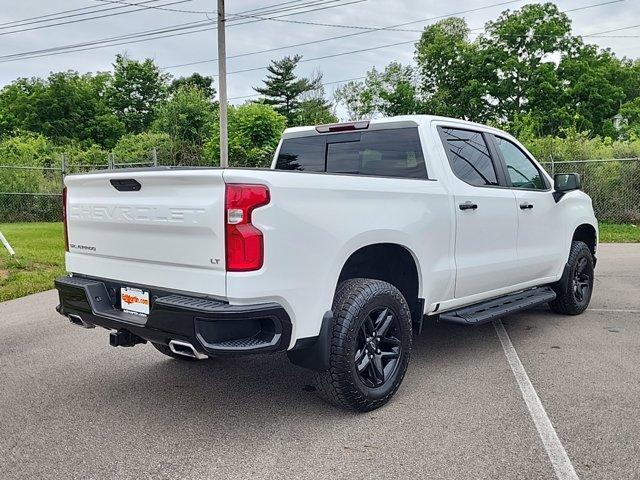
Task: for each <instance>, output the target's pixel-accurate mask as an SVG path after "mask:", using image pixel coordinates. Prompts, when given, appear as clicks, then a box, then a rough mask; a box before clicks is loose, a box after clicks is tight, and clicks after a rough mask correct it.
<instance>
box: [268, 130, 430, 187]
mask: <svg viewBox="0 0 640 480" xmlns="http://www.w3.org/2000/svg"><path fill="white" fill-rule="evenodd" d="M320 144H321V145H322V149H323V151H322V154H319V148H318V147H319V145H320ZM302 149H308V150H307V151H302ZM276 169H278V170H301V171H312V172H322V171H324V172H328V173H347V174H355V175H373V176H384V177H401V178H427V169H426V167H425V162H424V157H423V155H422V147H421V146H420V137H419V135H418V129H417V128H413V127H411V128H396V129H389V130H372V131H367V132H353V133H348V134H334V135H314V136H310V137H302V138H291V139H285V140H283V142H282V146H281V147H280V154H279V155H278V160H277V162H276Z"/></svg>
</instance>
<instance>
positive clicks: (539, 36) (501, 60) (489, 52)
mask: <svg viewBox="0 0 640 480" xmlns="http://www.w3.org/2000/svg"><path fill="white" fill-rule="evenodd" d="M485 32H486V33H485V36H483V37H481V38H480V40H479V42H478V43H479V46H480V48H481V49H482V50H483V51H484V52H485V58H491V59H493V62H494V65H495V71H496V73H497V75H496V78H495V81H492V82H490V83H489V84H488V87H489V89H488V93H489V95H490V96H491V97H492V98H493V99H494V100H495V102H496V106H495V114H494V117H495V118H497V119H499V120H500V121H506V122H511V121H512V120H513V119H514V117H515V116H516V115H517V114H520V113H526V112H529V111H532V110H533V111H538V112H544V111H546V112H548V109H549V108H550V107H551V108H553V106H554V105H557V103H558V102H559V101H560V93H561V86H560V82H559V81H558V79H557V78H556V77H555V70H556V69H555V59H556V58H557V57H562V56H563V55H565V54H566V53H567V52H568V51H569V49H570V47H571V44H572V37H571V20H570V19H569V17H568V16H567V15H566V14H565V13H563V12H560V11H559V10H558V7H557V6H556V5H554V4H553V3H544V4H535V3H533V4H528V5H525V6H523V7H522V8H521V9H519V10H515V11H511V10H506V11H504V12H502V14H501V15H500V16H499V17H498V18H497V19H496V20H495V21H493V22H488V23H487V24H486V25H485ZM552 104H554V105H552Z"/></svg>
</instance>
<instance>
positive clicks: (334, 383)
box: [314, 278, 411, 412]
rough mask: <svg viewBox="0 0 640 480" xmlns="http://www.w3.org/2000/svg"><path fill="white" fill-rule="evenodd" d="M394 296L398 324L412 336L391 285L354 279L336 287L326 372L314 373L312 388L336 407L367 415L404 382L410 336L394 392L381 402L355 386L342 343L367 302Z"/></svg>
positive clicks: (403, 306) (404, 308) (399, 297)
mask: <svg viewBox="0 0 640 480" xmlns="http://www.w3.org/2000/svg"><path fill="white" fill-rule="evenodd" d="M382 293H385V294H388V295H392V296H394V297H395V298H396V299H397V301H398V302H399V304H400V305H401V309H402V311H401V312H398V320H399V321H401V322H405V323H406V328H407V330H406V331H408V332H411V312H410V310H409V307H408V305H407V302H406V300H405V298H404V296H403V295H402V294H401V293H400V291H399V290H398V289H397V288H396V287H394V286H393V285H391V284H390V283H387V282H383V281H381V280H372V279H367V278H354V279H349V280H345V281H344V282H341V283H340V285H338V288H337V289H336V294H335V297H334V300H333V306H332V311H333V319H334V320H333V327H332V331H331V354H330V358H329V370H327V371H324V372H315V373H314V381H315V387H316V389H317V390H318V393H319V394H320V396H322V397H323V398H324V399H325V400H327V401H329V402H330V403H333V404H335V405H338V406H341V407H345V408H348V409H352V410H357V411H360V412H368V411H371V410H374V409H376V408H379V407H381V406H382V405H384V404H385V403H387V402H388V401H389V400H390V399H391V397H392V396H393V395H394V394H395V393H396V391H397V390H398V388H399V387H400V384H401V383H402V379H403V378H404V375H405V372H406V370H407V365H408V363H409V358H410V356H411V333H409V335H407V336H406V337H407V338H408V341H405V342H404V343H403V345H402V348H403V349H404V351H405V357H404V361H403V363H402V364H401V365H400V366H399V368H400V371H399V372H398V376H397V378H396V381H395V384H394V386H393V388H392V389H391V390H390V391H389V392H388V394H387V395H385V396H384V397H382V398H379V399H370V398H367V397H366V396H365V395H363V394H362V392H361V391H360V390H359V389H358V388H357V386H356V385H355V383H354V381H353V379H352V377H351V371H350V368H351V365H350V362H351V361H352V359H351V358H350V356H349V355H347V351H348V349H347V348H346V347H345V345H344V342H345V341H346V339H347V333H348V332H349V330H353V329H354V325H353V323H354V321H355V319H356V318H357V317H358V313H359V312H360V310H362V309H364V308H366V305H367V302H368V300H370V299H372V298H374V297H376V296H377V295H379V294H382Z"/></svg>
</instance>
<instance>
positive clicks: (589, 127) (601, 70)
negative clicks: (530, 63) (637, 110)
mask: <svg viewBox="0 0 640 480" xmlns="http://www.w3.org/2000/svg"><path fill="white" fill-rule="evenodd" d="M558 75H559V78H560V80H561V81H562V82H563V83H564V84H565V85H566V87H565V89H564V92H563V97H562V100H563V101H562V105H564V108H565V109H567V110H568V111H569V113H570V116H571V124H572V125H573V126H575V128H576V129H577V130H578V131H589V132H591V133H592V134H594V135H603V136H612V137H615V136H617V132H616V131H615V130H614V129H613V122H612V118H613V116H614V115H616V114H617V113H618V112H619V111H620V105H621V104H622V102H623V101H624V100H625V94H624V88H623V86H622V85H620V78H621V76H622V65H621V63H620V61H619V60H618V59H617V58H615V56H613V55H612V54H611V52H609V51H607V50H599V49H598V47H596V46H595V45H583V44H579V45H578V46H577V47H576V48H575V49H574V50H573V51H572V52H571V53H570V54H568V55H566V56H565V57H564V58H563V59H562V60H561V61H560V64H559V66H558Z"/></svg>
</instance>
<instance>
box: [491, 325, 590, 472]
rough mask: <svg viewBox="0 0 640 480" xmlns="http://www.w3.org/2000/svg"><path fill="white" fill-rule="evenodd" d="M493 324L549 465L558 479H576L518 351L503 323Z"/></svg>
mask: <svg viewBox="0 0 640 480" xmlns="http://www.w3.org/2000/svg"><path fill="white" fill-rule="evenodd" d="M493 326H494V327H495V329H496V333H497V334H498V338H499V339H500V343H501V344H502V349H503V350H504V354H505V356H506V357H507V362H509V366H510V367H511V371H512V372H513V375H514V376H515V377H516V381H517V382H518V386H519V387H520V391H521V392H522V398H524V402H525V403H526V404H527V408H528V409H529V413H530V414H531V418H532V419H533V423H534V424H535V426H536V429H537V430H538V434H539V435H540V439H541V440H542V444H543V445H544V449H545V450H546V451H547V455H548V456H549V460H551V465H552V466H553V470H554V471H555V472H556V477H558V479H559V480H578V475H577V474H576V471H575V470H574V468H573V465H572V464H571V460H569V457H568V456H567V452H566V451H565V449H564V447H563V446H562V443H560V439H559V438H558V434H557V433H556V431H555V429H554V428H553V425H552V424H551V420H549V417H548V416H547V412H546V411H545V409H544V407H543V406H542V402H541V401H540V397H538V394H537V393H536V390H535V388H533V385H532V384H531V380H529V375H527V372H526V370H525V369H524V367H523V366H522V362H521V361H520V357H518V352H516V349H515V348H513V344H512V343H511V339H510V338H509V335H508V334H507V331H506V330H505V328H504V325H503V324H502V322H501V321H500V320H496V321H495V322H493Z"/></svg>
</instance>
